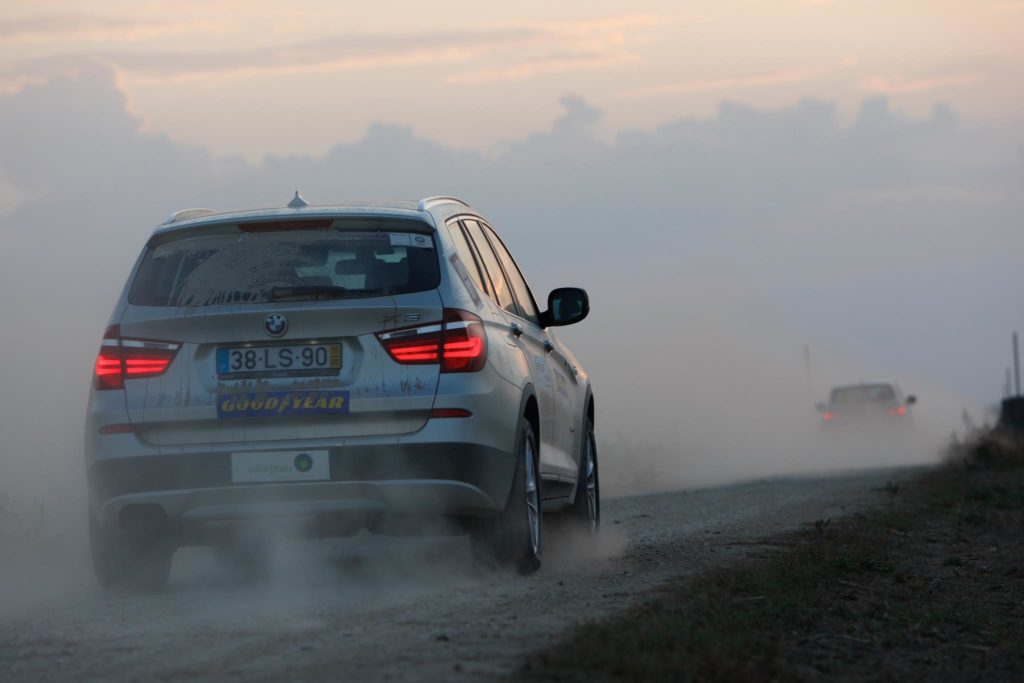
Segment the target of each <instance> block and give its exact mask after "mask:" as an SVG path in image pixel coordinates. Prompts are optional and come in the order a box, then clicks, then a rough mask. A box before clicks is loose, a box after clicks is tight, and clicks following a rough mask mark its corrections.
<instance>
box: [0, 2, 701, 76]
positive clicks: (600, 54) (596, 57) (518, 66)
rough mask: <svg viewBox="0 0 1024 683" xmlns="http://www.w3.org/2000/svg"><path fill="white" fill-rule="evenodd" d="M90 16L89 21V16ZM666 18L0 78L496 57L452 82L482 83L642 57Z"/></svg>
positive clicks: (123, 54)
mask: <svg viewBox="0 0 1024 683" xmlns="http://www.w3.org/2000/svg"><path fill="white" fill-rule="evenodd" d="M679 20H680V21H682V20H683V19H679ZM693 20H694V21H696V20H698V19H693ZM82 21H84V23H85V24H88V23H89V22H88V21H85V20H84V18H82ZM37 23H38V24H39V25H41V26H42V25H45V21H42V20H39V21H36V22H32V25H36V24H37ZM663 23H664V20H662V21H659V18H658V17H655V16H652V15H624V16H614V17H605V18H599V19H593V20H585V21H552V22H532V23H515V24H507V25H504V26H496V27H492V28H485V29H479V30H450V31H421V32H404V33H397V32H387V33H383V32H378V33H347V34H337V35H334V36H330V37H328V38H322V39H317V40H304V41H295V42H291V43H286V44H276V45H274V44H265V45H259V46H255V47H248V48H230V49H226V48H220V49H216V48H209V47H207V48H203V49H181V48H174V49H168V48H166V47H160V48H146V49H130V50H129V49H108V50H100V51H95V52H89V53H81V52H74V53H65V54H54V55H50V56H46V57H41V58H35V59H29V60H22V61H21V62H19V63H17V64H15V65H14V66H13V67H10V68H8V69H7V70H6V71H5V72H0V81H6V82H8V83H14V82H20V80H21V79H24V78H26V77H30V78H31V77H48V76H51V75H54V74H60V73H64V72H66V71H67V70H68V69H70V68H72V67H73V66H74V65H75V64H78V63H81V62H82V61H83V60H86V59H93V60H100V61H104V62H106V63H109V64H111V65H112V66H114V67H115V68H117V69H118V70H119V71H121V72H122V73H124V74H125V75H126V77H127V78H130V79H131V80H132V81H133V82H140V81H141V82H161V81H166V80H170V79H176V80H180V79H200V78H209V77H213V76H216V77H222V76H252V75H266V74H268V73H309V72H317V71H353V70H368V69H379V68H386V67H394V66H420V65H427V64H453V63H480V62H485V63H487V62H489V63H487V65H486V66H481V67H478V68H475V69H473V70H471V71H469V72H465V73H462V74H455V75H452V76H451V77H449V81H448V82H451V83H458V84H462V85H467V84H479V83H487V82H493V81H502V80H523V79H526V78H532V77H534V76H537V75H541V74H545V73H552V72H561V71H569V70H577V69H581V68H590V69H592V68H600V67H605V66H608V65H610V64H613V63H615V64H621V63H626V62H628V61H630V60H634V59H636V56H635V55H632V54H631V53H629V52H628V50H627V49H626V46H627V45H628V44H629V43H630V42H631V40H632V38H631V35H632V33H631V32H634V31H647V30H651V29H653V28H655V27H657V26H659V25H663ZM75 25H77V24H76V22H74V21H69V22H67V27H66V28H67V29H68V30H71V29H72V28H73V27H74V26H75ZM10 89H11V87H10V86H8V90H10Z"/></svg>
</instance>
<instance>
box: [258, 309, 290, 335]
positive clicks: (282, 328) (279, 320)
mask: <svg viewBox="0 0 1024 683" xmlns="http://www.w3.org/2000/svg"><path fill="white" fill-rule="evenodd" d="M263 329H265V330H266V331H267V334H269V335H270V336H271V337H280V336H281V335H282V334H284V333H285V332H287V331H288V318H286V317H284V316H283V315H281V314H280V313H271V314H270V315H268V316H267V319H266V320H264V321H263Z"/></svg>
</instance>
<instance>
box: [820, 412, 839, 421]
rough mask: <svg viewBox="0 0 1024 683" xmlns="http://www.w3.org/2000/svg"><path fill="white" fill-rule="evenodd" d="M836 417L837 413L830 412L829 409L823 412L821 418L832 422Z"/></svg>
mask: <svg viewBox="0 0 1024 683" xmlns="http://www.w3.org/2000/svg"><path fill="white" fill-rule="evenodd" d="M835 418H836V414H835V413H830V412H828V411H827V410H826V411H825V412H824V413H822V414H821V419H822V420H824V421H825V422H831V421H832V420H834V419H835Z"/></svg>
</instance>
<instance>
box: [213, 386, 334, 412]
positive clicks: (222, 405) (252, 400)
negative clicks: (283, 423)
mask: <svg viewBox="0 0 1024 683" xmlns="http://www.w3.org/2000/svg"><path fill="white" fill-rule="evenodd" d="M348 395H349V392H347V391H319V390H314V391H243V392H238V393H233V394H218V395H217V417H219V418H221V417H277V416H280V415H344V414H346V413H348V403H349V402H348Z"/></svg>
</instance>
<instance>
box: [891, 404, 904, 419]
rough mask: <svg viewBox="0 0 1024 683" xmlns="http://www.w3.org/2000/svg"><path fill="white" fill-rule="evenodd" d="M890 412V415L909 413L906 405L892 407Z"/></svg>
mask: <svg viewBox="0 0 1024 683" xmlns="http://www.w3.org/2000/svg"><path fill="white" fill-rule="evenodd" d="M889 414H890V415H895V416H897V417H899V416H900V415H906V414H907V407H906V406H898V407H896V408H890V409H889Z"/></svg>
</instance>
